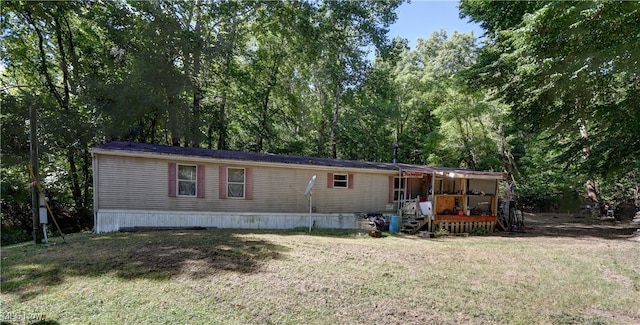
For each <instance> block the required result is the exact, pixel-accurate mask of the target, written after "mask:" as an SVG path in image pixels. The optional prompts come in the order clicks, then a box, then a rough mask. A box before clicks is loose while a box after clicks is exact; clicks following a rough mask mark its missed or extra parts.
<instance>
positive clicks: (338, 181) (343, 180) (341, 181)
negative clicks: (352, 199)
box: [333, 174, 349, 188]
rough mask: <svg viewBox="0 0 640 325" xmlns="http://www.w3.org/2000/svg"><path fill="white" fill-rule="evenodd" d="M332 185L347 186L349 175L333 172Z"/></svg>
mask: <svg viewBox="0 0 640 325" xmlns="http://www.w3.org/2000/svg"><path fill="white" fill-rule="evenodd" d="M333 187H334V188H336V187H338V188H348V187H349V175H347V174H333Z"/></svg>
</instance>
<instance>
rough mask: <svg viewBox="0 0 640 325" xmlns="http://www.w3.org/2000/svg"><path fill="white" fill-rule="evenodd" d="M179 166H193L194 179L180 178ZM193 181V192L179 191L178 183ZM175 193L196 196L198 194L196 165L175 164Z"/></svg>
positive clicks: (183, 195) (181, 195)
mask: <svg viewBox="0 0 640 325" xmlns="http://www.w3.org/2000/svg"><path fill="white" fill-rule="evenodd" d="M180 167H193V168H195V173H194V175H195V179H192V180H191V179H181V178H180ZM185 182H187V183H193V184H194V187H193V188H194V189H195V191H194V193H193V195H192V194H181V193H180V183H185ZM176 195H177V196H179V197H197V196H198V165H190V164H176Z"/></svg>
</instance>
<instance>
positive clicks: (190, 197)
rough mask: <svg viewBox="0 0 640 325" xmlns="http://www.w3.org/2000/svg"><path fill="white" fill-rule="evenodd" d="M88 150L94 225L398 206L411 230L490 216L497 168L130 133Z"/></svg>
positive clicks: (296, 222) (316, 222) (357, 215)
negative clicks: (272, 150)
mask: <svg viewBox="0 0 640 325" xmlns="http://www.w3.org/2000/svg"><path fill="white" fill-rule="evenodd" d="M91 152H92V156H93V188H94V219H95V220H94V221H95V229H94V230H95V231H96V232H97V233H103V232H111V231H118V230H122V229H123V228H133V227H150V228H169V227H171V228H173V227H176V228H177V227H205V228H213V227H217V228H250V229H288V228H296V227H307V226H309V225H313V226H315V227H319V228H339V229H352V228H356V227H357V224H358V221H359V220H360V219H361V217H362V215H363V214H366V213H380V214H385V215H403V214H404V215H405V217H404V218H403V220H404V221H405V223H408V224H409V225H410V226H411V227H412V231H411V232H414V231H417V230H418V229H424V228H425V227H428V228H429V230H432V229H433V227H440V226H442V225H443V223H442V222H445V221H447V220H448V221H449V222H454V223H455V222H457V221H456V220H458V219H460V218H461V217H466V219H464V220H465V221H468V220H471V219H473V218H475V219H477V220H485V219H487V220H489V219H491V220H493V222H494V224H495V217H496V215H497V206H496V205H497V191H498V190H497V189H498V186H497V184H498V183H497V182H498V181H499V180H500V179H502V178H504V175H503V173H493V172H477V171H468V170H453V169H446V168H435V167H427V166H414V165H406V164H392V163H376V162H365V161H351V160H341V159H328V158H315V157H302V156H292V155H275V154H268V153H252V152H240V151H230V150H211V149H202V148H188V147H175V146H164V145H156V144H143V143H132V142H110V143H106V144H103V145H100V146H97V147H95V148H93V149H92V151H91ZM314 176H315V177H314ZM311 179H314V180H315V181H314V182H311ZM311 183H313V184H312V185H313V186H310V185H311ZM308 189H310V191H309V192H310V193H308V195H305V192H307V190H308ZM426 206H429V207H431V208H430V209H425V207H426ZM459 211H463V213H462V215H458V213H459ZM481 217H484V219H483V218H481ZM492 218H493V219H492ZM416 223H417V224H416Z"/></svg>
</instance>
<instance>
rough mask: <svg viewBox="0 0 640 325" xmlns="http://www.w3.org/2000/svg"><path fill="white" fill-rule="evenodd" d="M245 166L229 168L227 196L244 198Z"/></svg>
mask: <svg viewBox="0 0 640 325" xmlns="http://www.w3.org/2000/svg"><path fill="white" fill-rule="evenodd" d="M244 172H245V171H244V168H228V169H227V173H228V174H227V175H228V179H227V197H230V198H232V197H233V198H240V199H242V198H244V184H245V173H244Z"/></svg>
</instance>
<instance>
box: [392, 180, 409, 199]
mask: <svg viewBox="0 0 640 325" xmlns="http://www.w3.org/2000/svg"><path fill="white" fill-rule="evenodd" d="M405 183H406V178H404V177H394V179H393V201H394V202H398V201H403V200H404V189H405V185H406V184H405Z"/></svg>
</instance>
